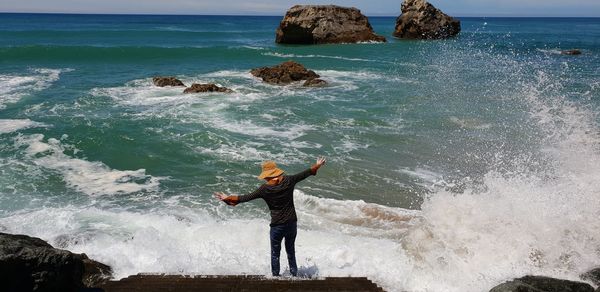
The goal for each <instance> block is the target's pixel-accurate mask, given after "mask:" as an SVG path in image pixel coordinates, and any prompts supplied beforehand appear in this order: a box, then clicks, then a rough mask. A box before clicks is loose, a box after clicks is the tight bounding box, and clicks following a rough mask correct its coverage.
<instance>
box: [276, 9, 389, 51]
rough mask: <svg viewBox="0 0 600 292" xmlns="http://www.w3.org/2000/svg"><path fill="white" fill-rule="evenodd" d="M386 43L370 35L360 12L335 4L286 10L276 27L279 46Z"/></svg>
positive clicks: (380, 38) (370, 29) (369, 30)
mask: <svg viewBox="0 0 600 292" xmlns="http://www.w3.org/2000/svg"><path fill="white" fill-rule="evenodd" d="M372 41H374V42H385V41H386V39H385V38H384V37H382V36H380V35H376V34H375V33H374V32H373V28H372V27H371V24H370V23H369V19H368V18H367V17H366V16H364V15H363V14H362V13H361V12H360V10H358V9H356V8H354V7H352V8H349V7H340V6H336V5H296V6H294V7H292V8H290V10H288V11H287V13H286V14H285V17H284V18H283V20H282V21H281V23H280V24H279V28H277V32H276V36H275V42H277V43H281V44H331V43H357V42H372Z"/></svg>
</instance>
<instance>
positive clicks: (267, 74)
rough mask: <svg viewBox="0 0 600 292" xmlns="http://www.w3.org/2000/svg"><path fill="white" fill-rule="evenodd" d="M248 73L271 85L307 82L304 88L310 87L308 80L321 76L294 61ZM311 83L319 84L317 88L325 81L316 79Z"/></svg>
mask: <svg viewBox="0 0 600 292" xmlns="http://www.w3.org/2000/svg"><path fill="white" fill-rule="evenodd" d="M250 73H251V74H252V75H254V76H256V77H259V78H262V80H263V81H264V82H267V83H271V84H289V83H292V82H294V81H301V80H307V82H305V83H304V85H305V86H312V85H313V84H311V82H308V81H310V80H314V79H317V78H319V77H321V76H319V74H317V73H315V71H313V70H308V69H306V68H305V67H304V66H302V64H299V63H296V62H294V61H287V62H283V63H281V64H279V65H276V66H273V67H261V68H256V69H252V70H251V71H250ZM318 80H319V81H313V82H314V85H316V84H317V83H319V86H323V85H325V84H327V82H325V80H321V79H318Z"/></svg>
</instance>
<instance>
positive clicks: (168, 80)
mask: <svg viewBox="0 0 600 292" xmlns="http://www.w3.org/2000/svg"><path fill="white" fill-rule="evenodd" d="M152 83H154V85H156V86H158V87H165V86H185V84H183V82H181V80H179V79H177V78H175V77H173V76H157V77H154V78H152Z"/></svg>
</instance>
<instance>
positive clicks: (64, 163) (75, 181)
mask: <svg viewBox="0 0 600 292" xmlns="http://www.w3.org/2000/svg"><path fill="white" fill-rule="evenodd" d="M14 145H15V148H17V149H24V152H25V153H26V156H27V157H28V158H29V159H31V161H32V162H33V163H34V164H35V165H38V166H41V167H43V168H45V169H50V170H54V171H57V172H59V173H60V174H61V175H62V177H63V179H64V181H65V183H66V184H67V185H68V186H69V187H71V188H73V189H75V190H77V191H80V192H82V193H84V194H87V195H91V196H96V195H117V194H128V193H135V192H140V191H143V190H158V187H159V184H160V180H161V178H159V177H153V176H150V175H147V174H146V171H145V170H144V169H138V170H115V169H111V168H109V167H108V166H107V165H105V164H104V163H102V162H93V161H87V160H84V159H80V158H74V157H71V156H69V155H67V154H65V153H64V151H65V150H71V151H74V152H75V153H77V149H76V148H74V147H73V146H71V145H68V144H64V143H63V142H61V141H60V140H58V139H55V138H49V139H45V137H44V135H42V134H33V135H19V136H17V137H16V138H15V139H14Z"/></svg>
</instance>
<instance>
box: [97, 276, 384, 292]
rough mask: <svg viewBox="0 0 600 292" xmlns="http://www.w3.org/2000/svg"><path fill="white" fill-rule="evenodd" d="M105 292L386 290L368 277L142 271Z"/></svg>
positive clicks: (379, 291)
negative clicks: (186, 273) (273, 277)
mask: <svg viewBox="0 0 600 292" xmlns="http://www.w3.org/2000/svg"><path fill="white" fill-rule="evenodd" d="M101 288H102V289H103V290H104V292H125V291H131V292H137V291H144V292H155V291H156V292H158V291H160V292H163V291H164V292H193V291H206V292H211V291H216V292H233V291H236V292H262V291H269V292H271V291H273V292H295V291H313V292H321V291H348V292H354V291H365V292H368V291H377V292H383V291H384V290H383V289H382V288H380V287H378V286H377V285H376V284H374V283H373V282H371V281H370V280H369V279H367V278H351V277H332V278H322V279H288V278H280V279H272V278H266V277H264V276H254V275H248V276H181V275H148V274H139V275H133V276H130V277H127V278H124V279H122V280H120V281H111V282H108V283H107V284H105V285H104V286H103V287H101Z"/></svg>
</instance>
